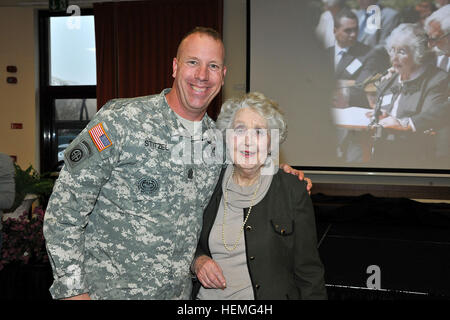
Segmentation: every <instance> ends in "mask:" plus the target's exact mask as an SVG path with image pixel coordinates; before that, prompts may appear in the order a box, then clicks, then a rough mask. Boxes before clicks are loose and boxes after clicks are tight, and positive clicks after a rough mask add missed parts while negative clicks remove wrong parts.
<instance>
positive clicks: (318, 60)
mask: <svg viewBox="0 0 450 320" xmlns="http://www.w3.org/2000/svg"><path fill="white" fill-rule="evenodd" d="M307 2H308V1H298V0H282V1H275V0H248V13H247V18H248V22H247V23H248V29H249V30H248V33H247V35H248V39H247V41H248V59H247V60H248V61H247V63H248V66H247V68H248V78H247V89H248V91H259V92H262V93H264V94H265V95H266V96H268V97H270V98H272V99H274V100H276V101H277V102H278V103H279V105H280V107H281V109H282V110H283V111H284V113H285V118H286V120H287V123H288V137H287V140H286V141H285V142H284V144H283V145H281V147H280V154H281V156H280V161H281V162H285V163H289V164H292V165H294V166H301V167H303V168H305V167H306V168H310V169H320V170H321V169H324V170H331V169H332V170H336V169H337V170H341V169H345V170H346V171H349V170H350V171H351V170H355V171H364V170H366V169H367V170H368V171H373V170H375V171H377V170H378V171H386V172H396V171H400V172H416V173H420V172H431V173H442V174H444V175H447V174H449V173H450V161H449V160H448V159H449V158H448V154H447V156H446V157H445V156H444V157H442V156H439V155H437V153H438V152H437V151H436V150H437V149H438V148H439V143H440V144H441V145H440V147H441V149H442V148H444V149H445V148H446V149H447V152H448V146H449V144H450V141H448V140H444V141H443V140H442V138H440V140H439V142H436V141H437V139H436V137H437V135H436V133H437V131H439V130H441V128H444V129H445V125H446V126H447V130H448V126H449V125H450V119H449V117H448V113H446V114H445V115H444V116H443V117H444V119H442V116H441V119H440V120H441V122H440V124H439V126H438V125H436V128H430V130H431V131H430V132H427V133H424V132H423V131H424V130H423V129H421V130H422V131H420V132H419V131H416V132H413V131H411V132H408V133H407V138H405V140H404V141H405V142H404V143H403V144H399V143H398V142H399V141H400V140H397V141H396V142H397V144H396V147H395V148H391V149H389V148H384V142H385V141H389V135H390V134H392V132H393V133H394V136H396V135H395V134H397V132H395V131H389V130H387V129H383V128H380V126H369V125H370V124H371V121H372V120H373V119H374V116H373V112H372V114H371V113H370V111H374V108H376V107H375V106H372V107H371V106H370V104H368V105H351V104H350V105H349V104H347V105H346V106H345V107H342V106H339V105H338V104H336V99H337V98H336V97H337V96H338V94H339V93H341V94H344V98H345V89H346V88H348V87H346V84H345V83H344V85H342V84H341V83H338V82H337V81H336V79H335V77H334V75H333V70H334V69H333V62H332V60H331V59H330V58H329V56H328V54H327V51H326V49H325V48H324V47H323V46H322V44H320V43H319V42H318V41H317V38H316V36H315V33H314V29H315V27H316V25H317V22H318V21H317V18H318V13H317V11H314V10H310V9H311V8H310V7H307V6H305V3H307ZM316 2H320V1H316ZM319 14H320V12H319ZM388 61H389V60H388ZM380 72H381V71H380ZM374 75H375V74H374ZM371 76H372V75H371ZM447 83H448V80H447ZM352 85H355V83H353V84H350V86H352ZM377 85H379V82H378V83H377ZM337 88H340V89H337ZM371 95H372V97H373V96H375V95H376V92H373V91H372V92H371ZM340 97H342V96H340ZM447 97H448V93H447ZM383 98H384V99H388V97H379V100H380V101H381V102H382V100H383ZM336 105H338V107H336ZM449 108H450V107H449V106H448V102H447V109H449ZM443 121H444V122H443ZM372 124H373V123H372ZM440 136H442V134H440ZM447 137H448V131H447ZM398 139H401V138H398ZM398 146H400V147H398ZM417 151H420V152H417ZM355 154H356V155H355ZM415 154H417V155H418V156H411V155H415Z"/></svg>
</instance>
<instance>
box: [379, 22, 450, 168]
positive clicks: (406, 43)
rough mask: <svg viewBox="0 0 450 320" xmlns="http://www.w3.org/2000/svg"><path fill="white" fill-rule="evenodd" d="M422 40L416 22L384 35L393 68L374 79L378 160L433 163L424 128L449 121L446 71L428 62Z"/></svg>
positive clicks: (430, 141)
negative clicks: (384, 76)
mask: <svg viewBox="0 0 450 320" xmlns="http://www.w3.org/2000/svg"><path fill="white" fill-rule="evenodd" d="M427 40H428V39H427V36H426V34H425V31H424V30H423V29H422V28H421V27H419V26H417V25H415V24H409V23H405V24H401V25H399V26H398V27H397V28H396V29H394V30H393V31H392V33H391V35H390V36H389V38H388V39H387V42H386V49H387V51H388V53H389V55H390V59H391V63H392V68H391V71H392V72H393V74H392V76H391V77H388V78H387V79H385V80H384V81H382V82H381V84H380V85H379V88H378V91H377V93H378V99H377V105H376V108H375V113H376V114H377V115H379V125H381V126H382V127H383V128H385V129H386V130H384V135H383V137H382V138H381V141H379V143H377V144H376V145H375V160H376V161H378V162H380V163H387V164H390V165H394V166H396V165H402V166H403V165H418V164H419V165H425V166H427V165H428V166H433V165H436V158H435V154H436V153H437V150H436V147H435V144H434V140H433V134H430V133H432V132H435V131H436V130H439V129H440V128H441V127H442V126H443V125H445V124H446V123H448V121H449V117H448V116H449V105H448V100H447V99H448V75H447V73H445V72H442V71H440V70H439V69H438V68H436V67H435V66H434V64H433V56H432V55H431V54H430V51H429V49H428V46H427ZM396 161H398V163H396ZM443 165H444V164H443ZM447 166H448V164H446V165H445V167H447Z"/></svg>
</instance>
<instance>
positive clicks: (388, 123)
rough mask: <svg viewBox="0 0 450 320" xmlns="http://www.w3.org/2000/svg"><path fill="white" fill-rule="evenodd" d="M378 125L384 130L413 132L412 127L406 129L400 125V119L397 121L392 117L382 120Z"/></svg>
mask: <svg viewBox="0 0 450 320" xmlns="http://www.w3.org/2000/svg"><path fill="white" fill-rule="evenodd" d="M378 123H379V124H380V126H382V127H383V128H387V129H394V130H400V131H407V130H411V127H410V126H409V125H408V126H406V127H403V126H402V125H401V124H400V122H399V121H398V119H396V118H394V117H392V116H389V117H386V118H384V119H381V120H380V121H379V122H378Z"/></svg>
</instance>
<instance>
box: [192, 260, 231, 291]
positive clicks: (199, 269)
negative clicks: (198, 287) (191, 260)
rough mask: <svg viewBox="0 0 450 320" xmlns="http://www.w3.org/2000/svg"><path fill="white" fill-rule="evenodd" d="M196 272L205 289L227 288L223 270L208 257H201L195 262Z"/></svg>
mask: <svg viewBox="0 0 450 320" xmlns="http://www.w3.org/2000/svg"><path fill="white" fill-rule="evenodd" d="M194 272H195V274H196V275H197V279H198V280H199V281H200V283H201V284H202V285H203V286H204V287H205V288H208V289H210V288H213V289H225V288H226V286H227V284H226V281H225V277H224V276H223V272H222V268H220V266H219V265H218V264H217V263H216V262H215V261H214V260H213V259H211V258H210V257H208V256H200V257H198V258H197V259H196V260H195V264H194Z"/></svg>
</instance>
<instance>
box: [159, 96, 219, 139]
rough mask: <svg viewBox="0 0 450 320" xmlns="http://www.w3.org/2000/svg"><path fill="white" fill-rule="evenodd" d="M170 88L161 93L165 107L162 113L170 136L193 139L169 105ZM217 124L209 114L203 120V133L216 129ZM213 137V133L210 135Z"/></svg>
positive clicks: (163, 106)
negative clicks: (167, 96) (167, 97)
mask: <svg viewBox="0 0 450 320" xmlns="http://www.w3.org/2000/svg"><path fill="white" fill-rule="evenodd" d="M170 90H171V89H170V88H167V89H164V90H163V91H162V92H161V98H162V100H163V105H162V108H161V113H162V116H163V119H164V120H165V124H166V127H167V130H168V131H169V134H170V135H171V136H172V137H189V138H190V137H191V135H190V133H189V131H188V130H187V129H186V128H185V127H184V126H183V124H182V123H181V122H180V120H178V117H177V115H176V114H175V112H174V111H173V110H172V108H171V107H170V106H169V103H168V102H167V99H166V95H167V94H168V93H169V92H170ZM215 128H216V126H215V123H214V121H213V120H212V119H211V118H210V117H209V116H208V114H207V113H205V115H204V116H203V118H202V132H205V131H207V130H210V129H215ZM211 135H212V132H211V133H209V136H211Z"/></svg>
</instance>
